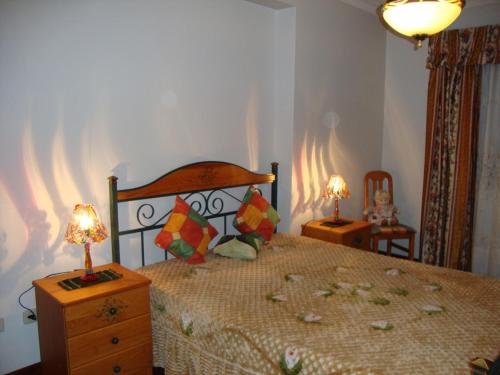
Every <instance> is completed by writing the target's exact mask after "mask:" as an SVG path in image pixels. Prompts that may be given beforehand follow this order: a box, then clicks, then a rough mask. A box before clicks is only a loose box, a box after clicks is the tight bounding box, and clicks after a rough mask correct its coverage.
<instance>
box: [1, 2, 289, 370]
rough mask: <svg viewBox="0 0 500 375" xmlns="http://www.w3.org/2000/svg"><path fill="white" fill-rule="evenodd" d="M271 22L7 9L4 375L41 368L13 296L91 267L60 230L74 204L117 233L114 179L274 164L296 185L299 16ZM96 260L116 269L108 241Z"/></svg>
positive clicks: (208, 10)
mask: <svg viewBox="0 0 500 375" xmlns="http://www.w3.org/2000/svg"><path fill="white" fill-rule="evenodd" d="M276 12H281V11H275V10H272V9H269V8H266V7H263V6H259V5H256V4H252V3H248V2H245V1H240V0H238V1H235V0H211V1H210V2H208V1H206V0H169V1H165V0H147V1H140V2H139V1H135V0H87V1H78V2H76V1H58V0H44V1H29V0H16V1H2V2H0V82H1V84H0V205H1V207H0V301H1V305H0V317H1V318H4V319H5V332H2V333H0V373H5V372H9V371H12V370H14V369H18V368H21V367H24V366H27V365H29V364H31V363H34V362H37V361H39V353H38V338H37V332H36V329H37V326H36V324H32V325H26V326H25V325H23V324H22V311H21V309H20V308H19V307H18V306H17V296H18V295H19V293H20V292H21V291H23V290H24V289H26V288H28V287H29V286H30V284H31V280H33V279H36V278H40V277H43V276H44V275H47V274H49V273H52V272H60V271H64V270H70V269H73V268H80V267H82V249H81V248H79V247H78V246H73V245H68V244H66V243H64V241H63V236H64V231H65V226H66V223H67V220H68V218H69V215H70V213H71V208H72V206H73V205H74V204H75V203H78V202H91V203H94V204H95V205H96V207H97V209H98V211H99V212H100V214H101V216H102V217H103V219H104V220H105V222H106V223H107V222H108V220H109V219H108V196H107V180H106V177H107V176H109V175H110V174H112V173H115V174H116V175H117V176H118V177H119V178H120V184H121V186H122V187H126V186H132V185H137V184H142V183H145V182H148V181H150V180H151V179H152V178H155V177H157V176H159V175H160V174H162V173H164V172H166V171H168V170H170V169H171V168H173V167H177V166H180V165H183V164H186V163H190V162H193V161H198V160H225V161H231V162H234V163H237V164H240V165H242V166H245V167H249V168H251V169H254V170H259V171H268V170H269V168H270V167H269V163H270V162H271V161H273V160H277V161H279V162H282V163H283V165H284V166H285V170H284V171H283V175H284V176H285V177H286V175H287V174H288V176H289V175H290V167H289V164H290V162H289V160H290V153H291V151H290V147H289V148H288V151H287V150H286V147H283V146H280V147H274V144H275V141H276V139H275V136H276V134H279V132H277V131H275V130H274V126H277V127H278V126H279V127H280V128H282V129H283V131H286V130H287V129H291V128H292V124H291V122H290V121H291V118H292V113H293V112H292V111H293V103H292V107H290V104H289V102H288V103H287V101H286V96H287V95H288V97H290V96H291V95H293V94H292V93H293V85H292V86H290V85H288V86H286V85H285V84H284V82H285V81H286V80H287V79H288V78H287V77H288V76H289V75H292V76H293V61H290V60H288V56H289V54H290V48H291V46H290V42H289V41H290V38H292V40H293V21H294V15H293V14H292V15H288V16H286V15H285V16H283V17H282V19H278V20H277V18H279V17H278V16H277V15H276ZM283 12H290V10H283ZM290 33H292V34H290ZM286 41H288V45H287V46H285V47H282V48H281V52H277V49H276V48H275V47H276V46H275V43H276V42H278V43H281V42H283V43H285V42H286ZM292 47H293V43H292ZM292 51H293V50H292ZM281 53H283V54H284V55H281ZM278 60H279V61H280V63H281V64H282V65H283V68H282V69H283V71H284V73H283V75H282V76H281V77H280V78H279V79H278V80H276V81H275V79H274V77H275V76H276V69H277V65H276V61H278ZM290 90H292V91H290ZM278 93H281V94H283V95H284V99H282V98H279V97H277V94H278ZM275 100H276V101H277V105H279V106H280V110H282V111H283V112H282V113H281V115H280V116H276V114H275V113H274V102H275ZM279 100H281V101H280V102H278V101H279ZM287 111H288V112H287ZM287 121H288V123H287ZM289 133H290V132H289ZM287 163H288V168H289V170H288V172H287V171H286V166H287ZM288 179H289V177H288ZM288 201H289V199H288ZM285 203H286V199H285ZM288 210H289V209H288ZM93 254H94V255H93V259H94V263H95V264H96V265H97V264H104V263H107V262H109V261H110V258H111V256H110V244H109V241H106V242H105V243H103V244H102V245H97V246H95V248H94V251H93ZM24 301H25V303H26V304H27V305H28V306H34V298H33V294H32V293H30V294H28V295H27V296H26V297H25V298H24Z"/></svg>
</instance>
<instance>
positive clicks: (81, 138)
mask: <svg viewBox="0 0 500 375" xmlns="http://www.w3.org/2000/svg"><path fill="white" fill-rule="evenodd" d="M59 113H61V111H59ZM59 117H60V120H58V121H56V122H55V123H56V124H55V125H54V127H53V128H55V130H53V128H52V129H51V128H50V127H46V128H44V129H43V130H44V134H41V132H40V130H41V129H35V128H34V126H33V124H32V122H31V120H30V121H27V124H26V125H25V126H19V127H18V128H15V129H16V132H17V134H16V135H17V137H12V144H11V145H9V147H10V151H11V152H10V153H9V159H8V161H9V164H8V165H7V168H2V170H1V172H0V201H1V202H2V210H1V212H0V295H6V294H7V293H8V292H10V290H11V289H12V288H13V285H12V280H16V279H18V278H19V275H22V274H30V273H31V274H32V275H33V276H36V273H32V270H34V269H36V268H40V265H43V266H45V267H47V268H49V269H50V266H51V265H53V264H55V263H57V259H58V258H62V257H65V258H69V259H74V260H75V262H80V261H81V258H82V251H81V248H79V247H77V246H72V245H69V244H66V242H65V241H64V235H65V229H66V223H67V222H68V221H69V218H70V215H71V212H72V209H73V206H74V204H76V203H80V202H83V203H86V202H87V200H88V202H89V203H94V204H96V205H97V207H98V211H99V212H100V213H101V216H103V215H102V213H103V212H102V209H103V207H107V202H102V199H101V202H97V198H98V195H99V192H100V191H101V190H103V189H105V188H106V186H105V182H104V179H103V178H101V176H102V175H103V173H104V175H105V172H104V169H106V167H105V165H106V164H107V162H108V161H109V160H103V161H104V162H105V163H101V165H100V167H98V168H89V164H96V163H94V161H95V160H96V158H99V157H101V156H102V155H104V153H105V152H104V151H101V152H97V153H96V154H97V155H92V156H91V155H90V152H91V151H90V149H89V148H88V147H87V145H88V144H89V143H87V142H89V140H90V139H92V141H93V142H94V143H97V145H98V147H97V150H99V149H100V150H109V147H104V148H101V147H99V146H104V145H105V144H109V143H108V142H109V138H108V137H106V134H105V132H104V134H102V132H100V140H98V141H96V140H95V139H93V137H92V132H93V130H92V129H91V128H92V126H98V123H99V122H98V121H97V122H96V123H95V124H93V125H92V126H90V125H87V126H83V127H82V128H81V129H80V130H79V131H78V133H77V134H78V137H77V139H76V140H75V142H74V143H75V144H74V145H73V144H70V145H68V144H66V143H65V139H66V140H68V139H70V140H72V139H71V138H70V137H68V136H66V137H65V134H64V131H63V126H62V124H63V120H62V116H59ZM36 130H38V132H36ZM51 131H53V132H51ZM94 131H95V129H94ZM73 134H74V133H73ZM37 138H40V139H38V141H39V144H42V143H44V142H43V141H47V142H46V147H44V148H39V149H38V152H37V149H36V142H35V139H37ZM17 140H18V142H16V141H17ZM16 143H17V144H16ZM75 146H76V147H75ZM79 151H80V152H81V155H80V154H79V153H78V152H79ZM94 152H95V150H94ZM80 157H81V159H80ZM72 160H73V161H75V160H77V163H74V162H73V163H71V162H72ZM71 165H78V167H74V166H73V167H71ZM97 165H99V164H98V163H97ZM98 181H99V183H100V184H101V185H102V186H101V188H100V189H99V188H96V186H95V185H96V184H97V182H98ZM84 201H86V202H84ZM98 203H101V204H98ZM104 219H106V220H105V221H107V215H104ZM72 262H73V261H72ZM63 264H64V263H63Z"/></svg>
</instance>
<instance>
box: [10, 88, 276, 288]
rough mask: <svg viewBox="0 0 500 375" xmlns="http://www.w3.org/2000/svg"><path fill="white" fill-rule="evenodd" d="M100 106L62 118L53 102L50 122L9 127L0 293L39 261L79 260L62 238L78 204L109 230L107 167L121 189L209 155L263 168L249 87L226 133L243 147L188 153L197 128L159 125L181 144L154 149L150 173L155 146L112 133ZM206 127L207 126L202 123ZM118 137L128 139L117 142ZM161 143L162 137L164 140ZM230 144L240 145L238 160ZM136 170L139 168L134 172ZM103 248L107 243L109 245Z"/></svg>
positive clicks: (257, 120)
mask: <svg viewBox="0 0 500 375" xmlns="http://www.w3.org/2000/svg"><path fill="white" fill-rule="evenodd" d="M101 99H102V98H101ZM96 104H97V107H96V110H95V112H94V111H89V113H91V115H90V118H87V117H86V116H83V117H84V119H83V120H82V119H78V121H76V120H77V119H75V118H65V116H64V115H63V110H62V109H61V108H63V106H62V105H56V106H55V108H56V109H55V111H54V112H52V114H53V121H44V120H46V119H44V118H41V119H38V121H39V122H38V123H37V124H35V123H33V121H32V119H31V118H29V119H28V120H27V121H24V122H23V121H21V124H20V125H19V126H18V127H16V126H14V125H11V126H10V128H6V130H7V129H8V130H10V129H12V132H15V134H14V135H13V136H12V137H11V144H10V145H8V147H6V149H5V150H4V151H5V152H6V155H8V159H7V161H8V163H9V164H4V165H6V166H7V167H6V168H2V169H1V170H0V202H1V203H2V209H1V210H0V294H2V295H5V293H7V292H8V291H9V290H8V288H12V280H16V279H17V278H18V275H20V274H31V275H32V276H33V277H36V276H37V273H36V272H37V271H34V270H36V269H37V268H38V269H40V266H41V265H42V266H43V267H42V268H48V269H50V266H51V265H54V264H57V268H58V269H61V268H62V269H65V268H64V267H65V266H67V268H69V267H72V266H73V264H78V265H79V264H80V262H81V259H82V251H81V248H80V247H78V246H73V245H70V244H67V243H66V242H65V241H64V235H65V229H66V224H67V222H68V221H69V218H70V215H71V212H72V209H73V206H74V205H75V204H76V203H92V204H94V205H95V206H96V209H97V211H98V213H99V215H100V216H101V219H102V220H103V222H104V223H105V225H106V226H107V227H108V228H109V214H108V192H107V184H106V177H107V176H109V175H110V174H111V172H110V171H112V173H113V174H114V175H116V176H117V177H119V178H120V186H121V188H125V187H127V185H130V184H132V185H133V186H136V185H140V184H142V183H146V182H149V181H147V180H148V179H149V177H148V176H147V175H149V174H151V175H153V176H155V175H156V171H157V170H160V173H165V172H166V171H167V170H168V169H170V168H173V167H179V166H180V165H182V164H187V163H190V162H194V161H199V160H206V159H212V158H213V159H217V160H219V159H227V158H231V155H232V157H234V159H237V160H227V161H230V162H235V163H237V164H242V165H243V166H245V165H244V164H246V163H248V166H249V167H250V169H252V170H258V168H260V167H261V166H260V165H259V164H260V160H259V156H260V155H259V149H260V146H261V144H260V143H261V140H262V137H263V135H262V134H263V133H262V131H263V129H262V127H261V126H260V121H262V119H261V118H260V112H259V98H258V95H257V93H256V90H255V89H250V90H249V92H248V96H247V98H246V103H245V109H246V111H245V112H244V114H242V116H241V117H240V121H241V123H240V125H238V126H234V123H231V126H228V129H227V130H228V132H231V131H232V132H235V133H236V134H234V136H235V138H236V139H239V140H240V141H239V144H236V145H234V144H232V142H223V143H220V142H218V143H217V144H213V143H210V140H211V139H208V137H202V139H201V140H198V141H199V142H202V141H204V142H206V143H208V144H207V145H205V149H203V148H201V147H200V149H198V154H200V156H198V157H197V156H196V154H194V155H195V156H193V154H192V153H191V152H190V151H191V148H192V147H193V144H192V142H194V141H192V142H191V145H190V143H186V142H185V141H188V140H191V139H193V138H194V137H193V134H197V133H196V131H197V127H196V126H193V127H192V128H190V127H188V128H187V129H184V130H182V132H181V133H180V134H179V133H177V132H176V133H175V134H170V132H171V131H172V130H173V129H175V128H174V127H173V126H166V127H164V128H163V130H162V131H163V134H165V133H169V134H170V135H172V137H173V138H175V139H177V140H178V141H179V142H178V143H179V145H177V146H175V145H174V146H173V147H170V148H169V149H168V151H167V152H166V153H165V151H163V152H161V151H157V154H163V158H162V159H163V161H162V160H160V159H158V158H157V162H156V163H155V164H154V165H151V168H148V169H147V170H146V172H147V173H146V176H145V175H144V172H145V170H144V166H145V165H149V158H151V155H149V157H146V158H145V157H142V156H141V155H142V153H144V152H146V150H145V149H149V148H151V147H153V146H152V145H149V144H148V143H147V142H146V144H144V143H145V142H142V143H140V142H139V140H138V139H137V142H139V143H138V148H137V150H129V149H128V146H127V145H128V144H130V143H133V142H132V140H131V139H130V138H129V137H127V136H123V135H120V134H114V135H113V137H112V136H110V132H113V128H115V129H116V130H115V131H117V129H118V124H119V121H118V120H117V119H114V120H113V121H110V119H109V118H108V117H109V116H107V113H108V112H109V109H108V107H109V103H108V102H107V101H106V100H104V101H102V100H100V101H99V102H98V103H96ZM28 108H29V105H28ZM30 113H31V112H30V111H29V110H28V116H30V117H31V115H29V114H30ZM153 123H154V121H153ZM44 124H45V125H44ZM37 125H38V126H37ZM152 130H153V131H152V133H153V135H151V137H150V138H151V139H153V140H154V139H156V138H158V137H156V135H155V134H157V133H158V132H159V129H152ZM203 130H204V131H206V132H208V131H209V129H205V128H203ZM155 131H156V132H155ZM230 135H232V134H230ZM245 135H246V137H245ZM155 137H156V138H155ZM162 138H163V137H162ZM217 138H219V135H217V134H213V135H212V139H217ZM120 139H122V140H123V142H120ZM148 139H149V138H148ZM161 141H162V140H161V139H160V140H157V142H158V143H159V144H161ZM233 143H234V142H233ZM245 146H246V148H247V149H246V150H244V148H245ZM186 147H187V149H186ZM155 148H156V144H155ZM233 148H234V149H235V150H236V149H237V150H238V152H237V155H238V156H237V157H236V155H235V152H234V151H233ZM242 148H243V149H242ZM182 151H183V153H182ZM242 151H243V152H242ZM118 153H119V154H121V155H122V156H119V155H118ZM228 155H229V156H228ZM177 156H179V157H177ZM124 157H127V158H136V157H137V158H138V159H137V160H136V161H137V162H136V163H135V166H136V168H135V172H136V173H135V176H133V177H131V176H129V175H130V173H129V164H128V162H127V161H126V160H125V161H122V162H121V163H120V162H118V160H120V158H124ZM193 158H194V159H196V160H193ZM267 169H268V166H267V165H266V170H267ZM138 171H139V172H141V173H137V172H138ZM121 220H122V221H123V220H127V218H126V217H125V218H124V219H121ZM123 222H124V224H126V223H127V222H126V221H123ZM106 246H108V247H109V246H110V244H109V243H108V244H106ZM99 257H102V258H103V259H107V258H109V256H108V253H107V252H106V254H105V255H102V253H101V254H98V255H97V258H96V261H99V260H100V259H99ZM108 260H109V259H108ZM38 272H39V270H38Z"/></svg>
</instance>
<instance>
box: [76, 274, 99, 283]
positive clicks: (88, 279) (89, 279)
mask: <svg viewBox="0 0 500 375" xmlns="http://www.w3.org/2000/svg"><path fill="white" fill-rule="evenodd" d="M80 280H81V281H82V282H84V283H93V282H95V281H98V280H99V275H98V274H97V273H88V274H85V275H82V276H80Z"/></svg>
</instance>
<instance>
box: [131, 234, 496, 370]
mask: <svg viewBox="0 0 500 375" xmlns="http://www.w3.org/2000/svg"><path fill="white" fill-rule="evenodd" d="M139 271H140V272H141V273H143V274H145V275H146V276H148V277H150V278H151V279H152V280H153V283H152V288H151V296H152V302H151V303H152V315H153V331H154V333H153V336H154V343H155V345H154V358H155V365H156V366H162V367H165V369H166V371H167V372H166V373H167V374H185V373H191V374H219V373H240V374H250V373H262V374H275V373H277V374H279V373H280V372H281V370H280V365H279V362H280V358H281V356H282V355H283V353H284V351H285V349H286V348H287V347H295V348H297V349H298V352H299V356H300V361H301V364H302V371H301V372H300V374H304V375H306V374H331V373H335V374H369V373H373V374H446V375H450V374H467V373H468V365H467V362H468V361H469V360H470V359H472V358H473V357H486V358H490V359H494V358H495V357H496V356H497V355H498V353H499V351H500V281H499V280H496V279H493V278H483V277H478V276H475V275H472V274H470V273H465V272H459V271H454V270H448V269H443V268H438V267H431V266H425V265H422V264H418V263H415V262H409V261H405V260H399V259H395V258H389V257H385V256H381V255H376V254H372V253H368V252H365V251H361V250H356V249H351V248H348V247H344V246H341V245H333V244H328V243H326V242H322V241H317V240H313V239H309V238H305V237H294V236H289V235H285V234H278V235H275V236H274V237H273V240H272V242H271V243H270V244H269V245H268V246H267V248H266V249H264V250H263V251H261V253H260V254H259V257H258V258H257V260H255V261H238V260H233V259H226V258H219V257H214V256H208V257H207V263H206V264H204V265H202V266H197V267H192V266H189V265H187V264H185V263H181V262H179V261H177V260H175V261H168V262H163V263H158V264H154V265H150V266H146V267H144V268H142V269H140V270H139ZM273 299H274V300H273ZM280 300H283V301H280ZM434 310H436V311H434ZM426 311H427V312H426ZM183 313H184V325H182V324H181V314H183ZM311 313H313V314H314V315H311ZM318 317H319V321H316V322H307V321H304V319H305V320H317V319H318ZM190 322H191V324H189V323H190ZM377 322H378V323H377ZM374 323H375V324H374ZM372 325H375V326H378V328H385V330H384V329H376V328H374V327H373V326H372ZM182 326H183V327H184V330H182V329H181V327H182ZM183 331H184V332H183Z"/></svg>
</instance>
